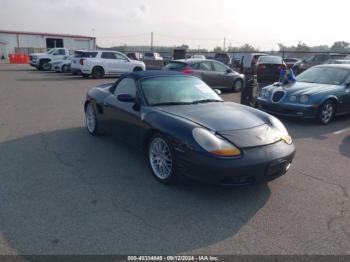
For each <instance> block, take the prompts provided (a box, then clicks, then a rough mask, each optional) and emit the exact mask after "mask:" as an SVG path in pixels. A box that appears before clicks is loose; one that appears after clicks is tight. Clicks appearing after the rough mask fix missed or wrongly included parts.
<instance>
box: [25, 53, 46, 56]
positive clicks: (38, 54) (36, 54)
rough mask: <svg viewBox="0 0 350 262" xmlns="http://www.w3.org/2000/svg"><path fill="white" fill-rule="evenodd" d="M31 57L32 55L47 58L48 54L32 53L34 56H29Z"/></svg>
mask: <svg viewBox="0 0 350 262" xmlns="http://www.w3.org/2000/svg"><path fill="white" fill-rule="evenodd" d="M29 55H31V56H46V55H48V54H46V53H32V54H29Z"/></svg>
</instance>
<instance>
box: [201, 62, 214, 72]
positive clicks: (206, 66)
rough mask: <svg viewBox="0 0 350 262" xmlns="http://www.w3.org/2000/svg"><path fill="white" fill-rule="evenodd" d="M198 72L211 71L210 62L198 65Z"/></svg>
mask: <svg viewBox="0 0 350 262" xmlns="http://www.w3.org/2000/svg"><path fill="white" fill-rule="evenodd" d="M199 70H202V71H212V69H211V63H210V62H203V63H199Z"/></svg>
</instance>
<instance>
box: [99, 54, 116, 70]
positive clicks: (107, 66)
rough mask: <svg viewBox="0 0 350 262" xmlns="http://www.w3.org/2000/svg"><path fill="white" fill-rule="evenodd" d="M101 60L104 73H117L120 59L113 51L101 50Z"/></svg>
mask: <svg viewBox="0 0 350 262" xmlns="http://www.w3.org/2000/svg"><path fill="white" fill-rule="evenodd" d="M101 61H102V64H103V67H104V70H105V74H118V72H120V67H121V66H120V60H119V59H118V58H117V56H116V53H114V52H102V54H101Z"/></svg>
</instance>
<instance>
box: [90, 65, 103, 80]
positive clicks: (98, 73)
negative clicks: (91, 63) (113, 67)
mask: <svg viewBox="0 0 350 262" xmlns="http://www.w3.org/2000/svg"><path fill="white" fill-rule="evenodd" d="M104 74H105V72H104V71H103V68H101V67H95V68H94V69H92V72H91V76H92V78H94V79H99V78H102V77H103V76H104Z"/></svg>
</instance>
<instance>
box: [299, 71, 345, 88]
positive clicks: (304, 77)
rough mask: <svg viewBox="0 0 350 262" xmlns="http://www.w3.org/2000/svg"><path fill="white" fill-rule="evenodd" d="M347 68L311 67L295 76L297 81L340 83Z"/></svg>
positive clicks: (342, 81)
mask: <svg viewBox="0 0 350 262" xmlns="http://www.w3.org/2000/svg"><path fill="white" fill-rule="evenodd" d="M348 75H349V70H347V69H344V68H334V67H312V68H310V69H308V70H306V71H305V72H303V73H301V74H300V75H298V76H297V78H296V79H297V81H298V82H306V83H318V84H328V85H342V84H343V83H344V81H345V79H346V78H347V76H348Z"/></svg>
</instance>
